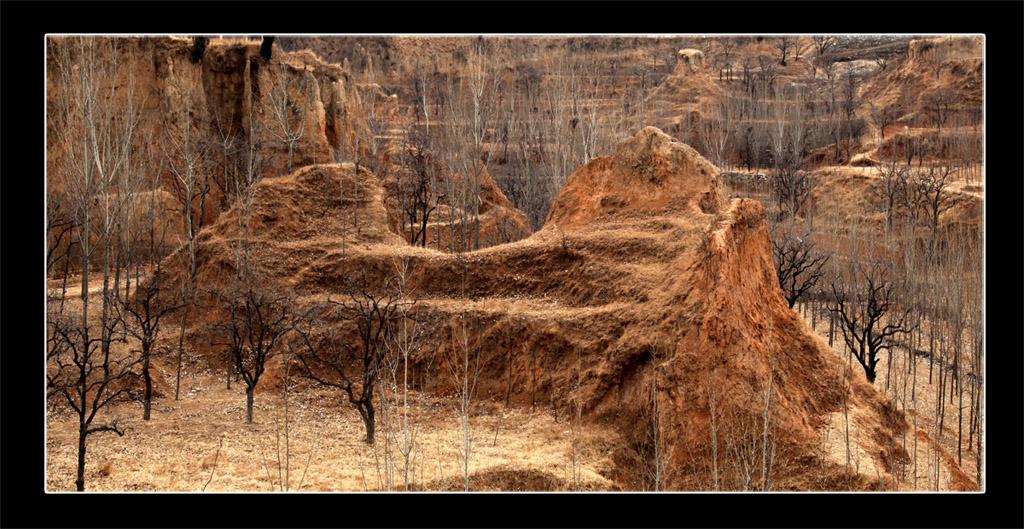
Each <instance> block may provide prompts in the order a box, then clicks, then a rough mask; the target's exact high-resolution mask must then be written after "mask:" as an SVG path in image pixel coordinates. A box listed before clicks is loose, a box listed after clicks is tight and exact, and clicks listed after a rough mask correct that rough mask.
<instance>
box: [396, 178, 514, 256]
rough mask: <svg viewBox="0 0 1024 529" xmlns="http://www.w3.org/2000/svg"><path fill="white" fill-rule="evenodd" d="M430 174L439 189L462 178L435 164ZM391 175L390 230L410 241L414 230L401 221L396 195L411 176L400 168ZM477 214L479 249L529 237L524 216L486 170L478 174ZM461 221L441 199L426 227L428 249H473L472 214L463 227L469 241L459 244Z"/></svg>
mask: <svg viewBox="0 0 1024 529" xmlns="http://www.w3.org/2000/svg"><path fill="white" fill-rule="evenodd" d="M433 171H434V174H435V175H437V179H438V182H437V185H438V187H439V188H440V189H448V188H449V183H454V184H455V186H456V187H460V186H462V185H463V182H462V178H463V177H462V175H459V174H454V173H452V172H451V171H450V170H448V168H447V167H446V166H444V165H443V164H441V163H434V166H433ZM390 173H391V174H392V176H391V177H389V178H388V180H387V183H386V187H387V192H388V195H387V201H386V205H387V210H388V215H389V222H390V223H391V230H392V231H394V232H395V233H400V234H401V235H402V237H403V238H404V239H405V240H406V241H411V240H412V231H413V228H414V227H413V226H410V225H409V224H408V218H406V219H403V218H402V216H403V213H402V204H401V202H400V200H399V195H400V193H401V192H402V191H401V190H400V186H402V185H404V184H403V182H408V181H409V179H411V178H414V176H413V175H411V174H410V171H409V170H406V169H403V168H401V167H393V168H392V170H391V171H390ZM479 214H480V219H479V223H480V248H488V247H490V246H496V245H498V244H504V243H508V242H513V241H518V240H520V239H522V238H524V237H527V236H529V235H530V234H531V233H532V230H530V223H529V221H528V220H527V218H526V214H524V213H523V212H522V211H520V210H519V209H518V208H516V207H515V206H514V205H513V204H512V202H511V201H510V200H509V199H508V197H506V196H505V193H503V192H502V191H501V189H500V188H499V187H498V184H497V183H495V182H494V179H493V178H491V175H490V173H489V172H488V171H487V168H486V167H484V168H483V170H482V171H481V173H480V208H479ZM462 218H463V211H462V210H461V209H460V208H458V207H456V206H455V205H453V204H452V201H450V200H448V199H447V197H442V198H441V200H440V201H439V204H438V207H437V209H436V210H434V211H433V212H432V213H431V216H430V218H429V220H428V223H427V230H426V236H427V247H430V248H441V249H450V248H455V249H456V250H466V249H470V248H472V245H473V239H472V230H473V229H474V227H475V223H474V221H473V219H472V212H470V221H469V224H468V225H467V226H466V232H467V238H468V239H469V240H468V241H463V240H462ZM403 220H404V222H403ZM419 227H420V226H419V225H418V224H417V225H416V226H415V228H416V229H419Z"/></svg>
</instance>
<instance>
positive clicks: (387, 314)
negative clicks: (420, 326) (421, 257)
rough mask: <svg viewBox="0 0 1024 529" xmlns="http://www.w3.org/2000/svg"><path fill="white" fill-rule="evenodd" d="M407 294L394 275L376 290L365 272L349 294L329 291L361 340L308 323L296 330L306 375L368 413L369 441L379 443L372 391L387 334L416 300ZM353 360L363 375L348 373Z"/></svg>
mask: <svg viewBox="0 0 1024 529" xmlns="http://www.w3.org/2000/svg"><path fill="white" fill-rule="evenodd" d="M403 294H404V293H403V292H402V291H401V290H400V289H398V288H396V286H395V283H394V281H393V280H392V279H389V280H388V281H387V282H386V283H385V284H384V286H383V288H382V289H381V290H380V291H379V292H375V291H374V289H373V288H371V286H370V285H369V284H368V282H367V279H366V276H365V275H362V276H361V278H360V281H353V282H352V283H351V284H350V286H349V287H348V298H349V299H348V300H346V301H336V300H331V299H330V298H329V297H328V303H329V304H330V305H333V306H335V308H336V314H337V316H338V317H340V318H341V319H342V320H345V321H348V322H351V323H352V324H354V325H355V327H356V329H355V330H356V334H357V336H358V337H359V341H358V342H357V343H349V342H347V341H342V340H341V339H340V338H339V337H338V336H337V335H336V334H334V333H331V332H327V331H321V332H320V333H317V332H314V329H313V328H312V326H311V325H309V324H303V325H302V326H300V327H299V328H298V331H297V334H298V336H299V338H300V340H301V343H300V345H299V346H298V350H299V351H300V352H299V353H298V354H297V355H296V356H297V358H298V360H299V362H300V363H302V365H303V367H304V368H305V370H304V373H303V375H302V376H305V377H307V378H310V379H312V380H314V381H316V382H318V383H320V384H322V385H324V386H328V387H332V388H336V389H340V390H342V391H344V392H345V395H346V396H347V397H348V401H349V403H351V404H352V405H353V406H355V407H356V410H357V411H358V412H359V416H360V417H361V418H362V419H363V424H364V426H365V428H366V443H367V444H373V443H374V431H375V426H376V422H375V412H376V409H375V407H374V404H373V392H374V387H375V386H376V385H377V383H378V381H379V378H380V375H381V368H382V366H383V364H384V362H385V360H386V355H387V353H388V348H387V340H388V339H389V338H390V333H391V332H392V331H393V330H394V329H395V325H397V323H398V322H399V320H401V319H402V317H403V311H402V310H400V309H403V307H406V306H410V305H412V304H413V303H415V302H414V301H407V300H405V299H403ZM351 364H355V365H356V366H358V368H359V375H358V377H354V376H350V375H349V374H348V373H349V370H350V368H351ZM354 379H355V380H354Z"/></svg>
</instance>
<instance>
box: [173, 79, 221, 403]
mask: <svg viewBox="0 0 1024 529" xmlns="http://www.w3.org/2000/svg"><path fill="white" fill-rule="evenodd" d="M196 90H197V85H192V84H190V83H188V80H187V79H186V80H182V81H180V82H176V83H173V84H172V85H171V86H170V90H169V91H168V99H167V101H166V105H167V107H168V113H167V114H166V116H165V120H164V132H165V142H164V143H163V145H164V146H165V147H164V157H165V160H166V162H167V167H168V170H169V172H170V174H169V175H168V178H167V179H166V181H167V187H168V188H169V189H170V190H171V193H172V194H173V196H174V197H175V199H176V200H177V208H176V210H175V211H177V212H178V213H179V214H180V215H181V219H182V231H183V233H182V243H181V244H182V246H183V251H182V252H181V253H180V254H179V259H181V260H182V274H181V285H180V286H181V299H182V308H181V324H180V327H179V335H178V355H177V356H178V368H177V373H178V374H177V378H176V381H175V388H174V399H175V400H177V399H178V397H179V394H180V389H181V365H182V357H183V356H184V347H185V328H186V326H187V324H188V316H189V311H190V309H191V307H192V305H193V295H194V293H195V279H196V272H197V270H196V256H197V254H198V251H199V249H198V242H197V241H198V234H199V230H200V229H201V228H202V226H203V222H204V220H205V218H206V197H207V195H208V194H209V191H210V179H209V178H208V176H209V175H208V173H207V171H206V169H207V163H206V161H205V159H206V150H205V148H206V147H207V145H205V144H204V143H203V142H201V141H200V137H199V134H198V130H195V129H197V127H198V125H197V124H195V123H193V117H192V115H193V111H194V109H195V107H194V106H193V105H194V99H195V98H196V97H197V92H196Z"/></svg>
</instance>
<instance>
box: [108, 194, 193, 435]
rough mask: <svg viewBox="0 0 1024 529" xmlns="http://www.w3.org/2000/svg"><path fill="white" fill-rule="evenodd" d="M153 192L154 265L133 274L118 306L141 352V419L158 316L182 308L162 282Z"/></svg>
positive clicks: (147, 404) (161, 226)
mask: <svg viewBox="0 0 1024 529" xmlns="http://www.w3.org/2000/svg"><path fill="white" fill-rule="evenodd" d="M156 196H157V193H156V190H155V189H154V191H153V192H152V193H151V194H150V203H149V211H148V214H147V219H146V221H147V230H148V234H147V235H148V241H149V255H148V257H149V265H150V266H153V265H155V269H153V270H152V273H151V274H150V276H149V278H147V280H145V281H143V280H141V278H140V276H139V275H136V277H135V295H134V297H125V299H124V300H122V306H121V310H122V317H124V318H125V319H126V322H125V327H126V329H127V332H128V333H130V334H131V335H132V336H133V337H134V338H136V339H137V340H138V341H139V350H138V351H137V352H138V353H140V355H141V373H142V380H143V384H144V392H143V396H142V406H143V411H142V420H145V421H148V420H149V418H150V410H151V408H152V401H153V379H152V375H151V373H150V360H151V358H152V356H153V354H154V353H155V352H156V351H155V346H156V341H157V338H158V337H159V335H160V320H161V319H162V318H163V317H164V316H166V315H167V314H168V313H170V312H172V311H174V310H177V309H179V308H181V305H179V304H177V303H175V302H174V300H172V299H168V298H169V293H168V292H167V290H168V288H167V287H166V286H164V284H163V279H164V277H163V276H164V273H163V268H162V262H163V260H162V259H161V258H160V255H159V253H158V248H159V246H162V245H163V241H164V235H165V233H166V230H165V227H166V220H165V218H164V216H163V214H162V213H163V212H162V211H159V210H158V208H157V200H156ZM158 237H159V239H158ZM158 242H159V246H158Z"/></svg>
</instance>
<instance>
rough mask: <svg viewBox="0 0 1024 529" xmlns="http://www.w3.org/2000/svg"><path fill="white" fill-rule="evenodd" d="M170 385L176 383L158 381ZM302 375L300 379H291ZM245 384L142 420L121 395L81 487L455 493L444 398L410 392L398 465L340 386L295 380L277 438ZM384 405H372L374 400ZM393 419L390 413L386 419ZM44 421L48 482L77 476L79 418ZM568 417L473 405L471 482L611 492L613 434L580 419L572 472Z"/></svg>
mask: <svg viewBox="0 0 1024 529" xmlns="http://www.w3.org/2000/svg"><path fill="white" fill-rule="evenodd" d="M164 382H165V383H167V384H168V385H169V386H170V387H173V380H165V381H164ZM299 383H300V384H304V382H299ZM244 387H245V386H244V383H242V382H236V383H232V386H231V389H230V390H228V389H226V387H225V383H224V378H223V376H215V375H212V374H207V375H199V376H194V377H191V378H187V379H184V380H183V381H182V388H181V395H180V399H179V400H177V401H175V400H174V398H173V392H171V393H170V394H169V395H165V396H163V397H161V398H158V399H155V402H154V406H153V411H152V418H151V420H149V421H143V420H142V419H141V416H142V406H141V404H139V403H122V404H118V405H116V406H113V407H112V408H110V410H109V411H108V412H106V413H104V414H103V416H100V417H98V418H97V421H98V422H102V421H104V420H106V419H109V418H112V417H124V419H125V421H124V422H125V424H127V425H128V431H127V433H126V434H125V435H124V436H123V437H117V436H116V435H114V434H112V433H98V434H93V435H91V436H90V437H89V440H88V452H87V457H86V489H87V490H89V491H125V492H131V491H182V492H198V491H207V492H215V491H221V492H257V491H280V490H291V491H306V492H308V491H381V490H405V488H406V484H407V483H408V485H409V488H410V489H412V490H433V491H438V490H463V487H464V479H463V469H462V463H463V458H462V455H461V454H462V447H463V446H464V442H463V431H462V426H461V423H460V420H459V415H458V409H457V407H456V406H455V405H453V401H450V400H449V401H443V400H441V399H437V398H432V397H429V396H426V395H422V394H419V393H411V394H410V396H409V397H410V400H409V414H408V419H409V422H408V424H409V433H410V438H411V440H412V449H411V450H410V451H409V452H410V457H409V464H408V466H406V464H405V461H404V458H403V457H402V451H401V450H400V444H399V439H398V438H397V437H395V436H396V435H397V433H395V434H392V436H388V435H387V433H386V430H387V428H388V425H389V421H388V419H387V418H386V417H382V415H384V412H383V410H380V409H378V414H379V415H378V426H377V441H376V443H375V444H374V445H372V446H371V445H367V444H366V443H365V441H364V439H365V430H364V428H363V423H362V420H361V419H360V418H359V415H358V413H357V412H356V410H355V409H354V407H352V406H351V405H349V404H348V403H347V402H346V403H341V400H342V397H341V395H340V394H336V393H332V391H330V390H327V389H322V388H316V387H307V388H303V389H302V390H301V391H299V390H298V389H297V388H293V390H292V393H291V395H290V396H289V403H288V437H287V442H286V439H285V423H284V399H283V395H282V393H281V392H279V391H263V392H261V391H259V390H257V394H256V399H255V404H254V411H253V415H254V417H253V423H252V424H247V423H246V422H245V391H244ZM378 405H381V404H378ZM390 423H391V424H392V425H395V424H396V423H397V421H390ZM47 424H48V426H47V430H46V484H47V490H48V491H72V490H74V487H75V484H74V480H75V461H76V439H77V438H76V436H77V419H76V418H75V417H74V416H73V415H72V414H71V413H68V412H67V411H66V410H50V411H49V415H48V417H47ZM572 432H573V430H572V424H571V423H570V422H569V420H568V419H567V418H566V417H565V415H564V413H563V415H562V416H561V417H559V420H558V421H557V422H556V421H555V420H554V417H553V415H552V413H551V410H550V409H545V408H541V407H538V408H537V409H536V410H533V411H531V410H522V409H511V408H510V409H508V410H505V411H503V409H502V406H501V405H500V404H494V403H489V402H483V403H479V404H478V406H476V407H475V412H474V413H472V416H471V419H470V459H469V472H470V488H471V490H577V486H578V487H579V488H580V489H582V490H609V489H611V488H612V487H613V485H612V483H611V482H610V481H609V480H608V479H606V478H604V477H602V475H601V474H602V473H607V472H609V471H610V469H611V461H610V460H609V457H608V454H609V451H608V450H606V449H605V445H606V443H607V439H609V438H610V437H612V436H613V433H612V432H608V431H600V430H598V429H596V427H592V426H588V427H587V428H585V429H584V433H583V438H582V443H581V444H580V449H579V451H578V457H579V462H580V465H581V467H577V475H578V476H579V477H578V479H575V480H574V478H573V442H572Z"/></svg>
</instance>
